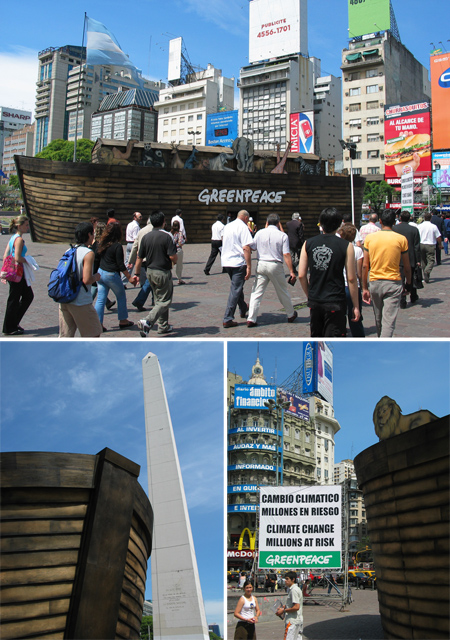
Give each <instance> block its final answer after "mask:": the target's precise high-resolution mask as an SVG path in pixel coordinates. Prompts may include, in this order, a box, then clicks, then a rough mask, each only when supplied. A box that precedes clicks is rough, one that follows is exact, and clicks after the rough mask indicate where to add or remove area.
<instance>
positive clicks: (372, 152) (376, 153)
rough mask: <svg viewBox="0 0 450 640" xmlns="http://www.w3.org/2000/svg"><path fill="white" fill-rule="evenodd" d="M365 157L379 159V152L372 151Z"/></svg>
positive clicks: (376, 150)
mask: <svg viewBox="0 0 450 640" xmlns="http://www.w3.org/2000/svg"><path fill="white" fill-rule="evenodd" d="M367 157H368V158H379V157H380V150H379V149H372V150H370V151H368V152H367Z"/></svg>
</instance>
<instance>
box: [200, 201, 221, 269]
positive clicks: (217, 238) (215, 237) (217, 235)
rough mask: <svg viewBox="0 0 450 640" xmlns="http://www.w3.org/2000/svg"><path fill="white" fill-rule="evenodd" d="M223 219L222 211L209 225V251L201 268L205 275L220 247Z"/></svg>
mask: <svg viewBox="0 0 450 640" xmlns="http://www.w3.org/2000/svg"><path fill="white" fill-rule="evenodd" d="M224 220H225V216H224V215H223V213H219V215H218V216H217V220H216V222H215V223H214V224H213V225H212V227H211V253H210V255H209V258H208V262H207V263H206V266H205V268H204V270H203V271H204V272H205V275H206V276H209V272H210V271H211V267H212V266H213V264H214V260H215V259H216V258H217V255H218V253H219V252H220V250H221V248H222V236H223V230H224V229H225V225H224Z"/></svg>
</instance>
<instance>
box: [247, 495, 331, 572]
mask: <svg viewBox="0 0 450 640" xmlns="http://www.w3.org/2000/svg"><path fill="white" fill-rule="evenodd" d="M259 514H260V527H259V568H260V569H294V570H296V569H300V568H304V569H340V568H341V566H342V545H341V538H342V531H341V529H342V524H341V522H342V491H341V486H340V485H336V486H313V487H312V486H304V487H261V490H260V503H259Z"/></svg>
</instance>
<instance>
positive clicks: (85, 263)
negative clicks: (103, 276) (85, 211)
mask: <svg viewBox="0 0 450 640" xmlns="http://www.w3.org/2000/svg"><path fill="white" fill-rule="evenodd" d="M93 241H94V227H93V226H92V224H91V223H90V222H80V224H78V225H77V226H76V228H75V242H76V248H75V264H76V276H77V277H76V280H77V284H76V287H77V288H78V287H79V290H78V293H77V294H76V296H75V298H74V299H73V300H70V302H62V301H61V300H59V337H60V338H73V337H74V336H75V332H76V330H77V329H78V331H79V332H80V335H81V337H82V338H98V337H100V335H101V333H102V325H101V324H100V320H99V319H98V315H97V313H96V311H95V309H94V306H93V304H92V292H91V285H92V284H93V283H94V282H97V281H98V280H100V276H99V275H98V273H94V255H95V254H94V252H93V251H92V249H91V248H90V247H89V245H91V244H92V242H93ZM65 255H66V254H65ZM63 257H64V256H63ZM52 297H53V296H52ZM69 298H70V296H69ZM54 299H55V298H54ZM66 299H67V298H66Z"/></svg>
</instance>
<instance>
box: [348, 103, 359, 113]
mask: <svg viewBox="0 0 450 640" xmlns="http://www.w3.org/2000/svg"><path fill="white" fill-rule="evenodd" d="M348 110H349V111H361V103H360V102H355V103H354V104H351V105H349V108H348Z"/></svg>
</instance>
